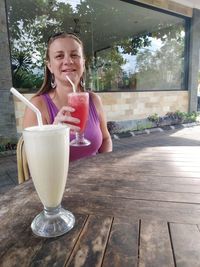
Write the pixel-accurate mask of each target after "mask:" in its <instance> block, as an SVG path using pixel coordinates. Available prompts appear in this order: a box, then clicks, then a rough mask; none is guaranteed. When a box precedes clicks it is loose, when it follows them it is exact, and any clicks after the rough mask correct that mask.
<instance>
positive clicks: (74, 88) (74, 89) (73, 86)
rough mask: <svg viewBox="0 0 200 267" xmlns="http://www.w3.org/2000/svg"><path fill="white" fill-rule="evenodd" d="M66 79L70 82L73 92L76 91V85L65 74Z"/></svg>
mask: <svg viewBox="0 0 200 267" xmlns="http://www.w3.org/2000/svg"><path fill="white" fill-rule="evenodd" d="M66 78H67V80H68V81H69V82H70V83H71V85H72V89H73V92H74V93H76V87H75V84H74V83H73V82H72V80H71V79H70V78H69V77H68V76H67V75H66Z"/></svg>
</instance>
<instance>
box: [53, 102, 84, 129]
mask: <svg viewBox="0 0 200 267" xmlns="http://www.w3.org/2000/svg"><path fill="white" fill-rule="evenodd" d="M74 111H75V109H74V108H72V107H69V106H63V107H62V108H61V109H60V110H59V112H58V114H57V115H56V117H55V119H54V122H53V124H59V123H65V124H66V125H67V126H68V127H70V129H71V130H72V131H80V127H78V126H76V124H78V123H80V120H79V119H78V118H74V117H72V116H71V112H74Z"/></svg>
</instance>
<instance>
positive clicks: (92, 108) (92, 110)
mask: <svg viewBox="0 0 200 267" xmlns="http://www.w3.org/2000/svg"><path fill="white" fill-rule="evenodd" d="M89 113H91V116H92V118H93V120H94V121H96V122H99V115H98V113H97V110H96V107H95V105H94V102H93V100H92V95H91V93H89Z"/></svg>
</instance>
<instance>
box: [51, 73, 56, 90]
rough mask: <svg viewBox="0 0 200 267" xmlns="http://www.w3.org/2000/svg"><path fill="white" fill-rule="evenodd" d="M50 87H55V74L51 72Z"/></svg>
mask: <svg viewBox="0 0 200 267" xmlns="http://www.w3.org/2000/svg"><path fill="white" fill-rule="evenodd" d="M51 87H52V88H53V89H54V88H55V87H56V82H55V76H54V74H53V73H51Z"/></svg>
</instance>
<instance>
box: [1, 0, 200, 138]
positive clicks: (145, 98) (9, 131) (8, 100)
mask: <svg viewBox="0 0 200 267" xmlns="http://www.w3.org/2000/svg"><path fill="white" fill-rule="evenodd" d="M136 2H140V3H145V4H148V5H151V6H155V7H159V8H161V9H164V10H169V11H172V12H175V13H178V14H182V15H185V16H187V17H192V16H193V10H192V9H191V8H189V7H185V6H183V5H180V4H177V3H173V2H172V1H170V0H137V1H136ZM197 17H199V12H196V15H195V17H194V20H193V25H195V27H194V29H192V30H193V34H192V35H191V39H190V41H191V44H194V43H196V42H197V40H196V39H195V36H196V32H197V31H198V34H199V30H198V29H200V25H199V20H197ZM0 18H1V20H0V137H1V135H2V136H6V137H8V136H14V135H15V132H16V128H15V117H16V125H17V132H18V134H20V133H21V131H22V120H23V115H24V109H25V107H24V105H23V104H22V103H21V102H19V101H18V100H17V99H15V101H14V105H15V112H14V106H13V102H12V101H13V97H11V96H10V93H9V89H10V87H11V86H12V78H11V66H10V54H9V53H10V52H9V43H8V29H7V23H6V12H5V0H3V1H0ZM199 43H200V42H198V45H197V43H196V45H193V46H191V52H192V55H193V56H192V57H191V63H190V67H191V66H192V64H193V60H194V57H195V56H196V53H197V52H198V51H199V50H198V47H199ZM197 46H198V47H197ZM196 59H197V58H196ZM198 62H199V61H198ZM198 62H197V60H196V61H195V65H196V66H195V69H194V68H193V69H192V72H190V73H191V75H190V81H189V91H167V92H123V93H122V92H113V93H99V95H100V96H101V98H102V101H103V104H104V109H105V112H106V115H107V120H108V121H113V120H116V121H120V120H137V119H143V118H147V117H148V116H149V115H152V114H154V113H157V114H159V115H164V114H166V113H167V112H168V111H176V110H180V111H184V112H187V111H188V110H190V111H191V110H195V92H196V89H197V88H196V77H197V66H198ZM187 89H188V88H187ZM192 92H194V93H193V96H194V97H193V100H191V93H192ZM31 96H32V95H31V94H29V95H27V94H26V97H27V98H28V99H29V98H30V97H31Z"/></svg>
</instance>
